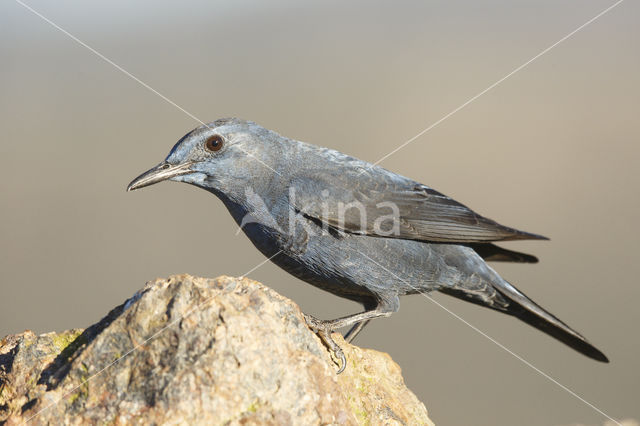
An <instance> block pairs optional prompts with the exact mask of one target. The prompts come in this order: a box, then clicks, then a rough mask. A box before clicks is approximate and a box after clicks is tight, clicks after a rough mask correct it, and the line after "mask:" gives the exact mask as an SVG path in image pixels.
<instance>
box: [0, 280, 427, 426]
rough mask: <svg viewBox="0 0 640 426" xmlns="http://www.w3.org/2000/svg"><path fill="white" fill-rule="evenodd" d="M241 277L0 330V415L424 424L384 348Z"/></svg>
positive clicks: (42, 420)
mask: <svg viewBox="0 0 640 426" xmlns="http://www.w3.org/2000/svg"><path fill="white" fill-rule="evenodd" d="M337 338H338V339H339V340H338V341H339V343H340V345H341V347H342V348H343V349H344V351H345V354H346V356H347V359H348V362H349V365H348V366H347V369H346V370H345V372H344V373H342V374H341V375H336V365H335V363H334V362H333V360H332V359H331V357H330V355H329V352H328V351H327V349H326V348H325V347H324V346H323V344H322V343H321V341H320V340H319V339H318V338H317V336H316V335H315V334H314V333H312V332H311V331H310V330H309V329H308V327H307V326H306V324H305V321H304V318H303V316H302V313H301V312H300V309H299V308H298V306H297V305H296V304H295V303H293V302H292V301H291V300H289V299H286V298H285V297H283V296H281V295H279V294H278V293H276V292H275V291H273V290H271V289H269V288H268V287H266V286H264V285H262V284H260V283H257V282H255V281H252V280H249V279H246V278H231V277H219V278H217V279H204V278H196V277H192V276H189V275H178V276H172V277H170V278H168V279H158V280H155V281H151V282H149V283H147V284H146V285H145V287H144V288H143V289H141V290H140V291H139V292H138V293H136V295H135V296H134V297H132V298H131V299H129V300H128V301H126V302H125V303H123V304H122V305H120V306H118V307H116V308H114V309H113V310H112V311H111V312H109V314H108V315H107V316H105V317H104V318H103V319H102V320H101V321H100V322H98V323H96V324H94V325H93V326H91V327H89V328H88V329H86V330H77V329H76V330H69V331H65V332H62V333H47V334H43V335H40V336H36V335H35V334H34V333H33V332H31V331H25V332H24V333H21V334H16V335H10V336H7V337H5V338H4V339H2V341H0V424H2V423H5V424H7V425H13V424H18V423H20V424H22V423H24V422H25V421H29V422H30V423H33V424H84V423H101V424H102V423H107V424H131V423H133V424H148V423H159V424H164V423H185V424H305V425H306V424H310V425H311V424H412V425H413V424H432V422H431V421H430V420H429V418H428V416H427V411H426V409H425V407H424V405H423V404H422V403H421V402H420V401H419V400H418V399H417V398H416V396H415V395H414V394H413V393H412V392H411V391H410V390H408V389H407V388H406V386H405V385H404V381H403V379H402V376H401V372H400V368H399V367H398V365H397V364H395V363H394V362H393V361H392V360H391V358H390V357H389V356H388V355H387V354H383V353H380V352H376V351H373V350H368V349H361V348H359V347H357V346H352V345H349V344H347V343H346V342H344V341H343V340H341V339H340V338H339V337H337Z"/></svg>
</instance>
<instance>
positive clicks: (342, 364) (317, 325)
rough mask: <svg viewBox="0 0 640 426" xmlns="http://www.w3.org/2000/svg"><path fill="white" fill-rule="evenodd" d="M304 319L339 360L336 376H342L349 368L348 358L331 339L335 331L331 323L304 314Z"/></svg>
mask: <svg viewBox="0 0 640 426" xmlns="http://www.w3.org/2000/svg"><path fill="white" fill-rule="evenodd" d="M304 319H305V321H306V323H307V326H308V327H309V328H310V329H311V330H312V331H313V332H314V333H316V334H317V335H318V337H319V338H320V340H322V343H324V344H325V346H327V348H329V350H330V351H331V352H333V355H334V356H335V357H336V358H337V359H338V361H339V362H336V364H338V371H337V373H336V374H340V373H342V372H343V371H344V369H345V368H346V367H347V357H346V356H345V355H344V352H343V351H342V348H341V347H340V346H339V345H338V344H337V343H336V342H335V340H333V339H332V338H331V332H332V331H333V330H332V329H331V327H330V321H322V320H319V319H318V318H316V317H314V316H311V315H307V314H304Z"/></svg>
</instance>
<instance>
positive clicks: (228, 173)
mask: <svg viewBox="0 0 640 426" xmlns="http://www.w3.org/2000/svg"><path fill="white" fill-rule="evenodd" d="M277 137H278V135H277V134H275V133H273V132H271V131H269V130H267V129H265V128H263V127H261V126H259V125H257V124H255V123H252V122H249V121H244V120H240V119H237V118H231V119H222V120H217V121H214V122H212V123H209V124H205V125H202V126H200V127H197V128H195V129H194V130H192V131H191V132H189V133H187V134H186V135H184V136H183V137H182V138H181V139H180V140H179V141H178V142H177V143H176V144H175V145H174V147H173V148H172V149H171V151H170V152H169V155H168V156H167V158H165V160H164V161H163V162H161V163H160V164H158V165H157V166H155V167H153V168H152V169H150V170H148V171H146V172H144V173H142V174H141V175H140V176H138V177H137V178H135V179H134V180H133V181H131V183H130V184H129V186H128V187H127V191H133V190H136V189H140V188H144V187H145V186H149V185H153V184H154V183H158V182H162V181H165V180H172V181H177V182H186V183H190V184H192V185H196V186H199V187H201V188H204V189H207V190H213V191H217V192H225V193H228V192H233V191H234V190H236V189H237V190H240V189H241V188H244V187H245V186H246V185H248V184H251V183H252V182H253V183H255V182H256V181H259V180H260V179H261V177H262V176H264V175H265V174H268V173H272V172H273V168H272V166H270V165H269V164H270V163H273V161H272V160H273V158H272V156H271V154H270V152H269V151H270V150H266V149H265V143H267V144H268V142H269V140H275V139H277Z"/></svg>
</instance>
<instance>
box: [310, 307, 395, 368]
mask: <svg viewBox="0 0 640 426" xmlns="http://www.w3.org/2000/svg"><path fill="white" fill-rule="evenodd" d="M399 305H400V303H399V300H398V297H397V296H387V297H386V298H385V300H381V301H378V305H377V306H376V308H375V309H371V310H369V311H365V312H360V313H358V314H354V315H348V316H346V317H341V318H336V319H334V320H328V321H325V320H320V319H318V318H316V317H314V316H311V315H307V314H304V318H305V321H306V322H307V325H308V326H309V328H311V330H313V331H314V332H315V333H316V334H317V335H318V337H320V340H322V342H323V343H324V344H325V345H326V346H327V347H328V348H329V349H330V350H331V351H332V352H333V354H334V355H335V356H336V358H338V359H339V360H340V362H341V364H342V365H341V366H340V368H339V369H338V374H340V373H342V372H343V371H344V369H345V367H346V366H347V358H346V357H345V356H344V352H343V351H342V349H341V348H340V346H339V345H338V344H337V343H336V342H335V341H334V340H333V339H332V338H331V333H332V332H333V331H334V330H336V329H338V328H342V327H347V326H350V325H352V324H355V323H357V324H356V325H355V326H354V327H353V330H355V331H356V334H357V333H358V332H359V331H360V330H362V328H363V327H364V326H365V325H366V323H367V322H369V320H372V319H374V318H380V317H388V316H389V315H391V314H392V313H394V312H397V311H398V308H399ZM353 337H355V335H353V333H352V336H351V339H353Z"/></svg>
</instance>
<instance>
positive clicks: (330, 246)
mask: <svg viewBox="0 0 640 426" xmlns="http://www.w3.org/2000/svg"><path fill="white" fill-rule="evenodd" d="M167 179H168V180H173V181H179V182H185V183H189V184H192V185H196V186H198V187H200V188H203V189H205V190H207V191H209V192H212V193H213V194H215V195H217V196H218V197H219V198H220V199H221V200H222V201H223V203H224V204H225V206H226V207H227V209H228V210H229V212H230V213H231V215H232V216H233V218H234V219H235V220H236V222H237V223H238V224H239V225H240V226H241V227H242V229H243V231H244V232H245V233H246V235H247V236H248V237H249V239H250V240H251V241H252V242H253V244H254V245H255V246H256V247H257V248H258V249H259V250H260V251H261V252H262V253H263V254H264V255H265V256H267V257H270V258H271V257H272V261H273V262H274V263H276V264H277V265H279V266H280V267H282V268H283V269H284V270H286V271H288V272H289V273H291V274H293V275H294V276H296V277H298V278H300V279H301V280H303V281H306V282H308V283H310V284H312V285H315V286H317V287H319V288H322V289H324V290H327V291H329V292H331V293H334V294H336V295H338V296H341V297H345V298H348V299H351V300H355V301H357V302H360V303H362V304H363V305H364V307H365V312H363V313H360V314H355V315H351V316H348V317H344V318H339V319H337V320H332V321H320V320H317V319H315V318H312V317H310V316H307V320H308V322H309V323H310V325H311V326H312V328H314V329H315V330H316V331H318V333H319V335H320V336H321V337H322V338H323V340H324V341H325V343H327V344H328V345H329V347H330V348H331V349H333V350H334V351H335V352H336V354H337V355H339V356H341V351H340V349H339V347H337V345H335V342H333V340H332V339H331V337H330V333H331V331H333V330H334V329H336V328H340V327H343V326H347V325H353V328H352V329H351V331H350V332H349V333H348V334H347V337H348V338H349V339H352V338H353V337H355V335H356V334H357V333H358V332H359V331H360V330H361V329H362V327H363V326H364V325H365V324H366V323H367V322H368V320H370V319H372V318H376V317H380V316H388V315H390V314H391V313H393V312H395V311H397V310H398V308H399V300H398V298H399V297H400V296H403V295H407V294H415V293H420V292H430V291H434V290H437V291H441V292H443V293H446V294H450V295H453V296H455V297H459V298H462V299H465V300H468V301H470V302H473V303H476V304H480V305H483V306H486V307H489V308H492V309H495V310H498V311H501V312H504V313H507V314H510V315H514V316H516V317H518V318H520V319H522V320H523V321H525V322H527V323H529V324H530V325H533V326H534V327H536V328H538V329H540V330H542V331H544V332H546V333H547V334H550V335H551V336H553V337H555V338H557V339H559V340H560V341H562V342H564V343H566V344H567V345H569V346H571V347H573V348H574V349H576V350H578V351H580V352H582V353H583V354H585V355H587V356H589V357H591V358H594V359H596V360H599V361H605V362H606V361H607V358H606V357H605V355H604V354H602V352H600V351H599V350H598V349H596V348H595V347H594V346H592V345H591V344H590V343H588V342H587V341H586V339H585V338H584V337H582V336H581V335H580V334H579V333H577V332H575V331H574V330H572V329H571V328H569V327H568V326H567V325H566V324H564V323H563V322H561V321H560V320H559V319H557V318H556V317H554V316H553V315H551V314H550V313H548V312H547V311H545V310H544V309H542V308H541V307H540V306H538V305H537V304H535V303H534V302H533V301H531V300H530V299H529V298H527V297H526V296H525V295H524V294H522V293H521V292H519V291H518V290H517V289H516V288H515V287H513V286H512V285H511V284H509V283H508V282H507V281H505V280H504V279H502V278H501V277H500V276H499V275H498V274H497V273H496V272H495V271H494V270H493V269H492V268H491V267H489V266H488V265H487V264H486V263H485V260H501V261H516V262H536V261H537V259H536V258H535V257H533V256H531V255H527V254H524V253H517V252H513V251H509V250H506V249H503V248H501V247H498V246H496V245H494V244H492V242H493V241H504V240H514V239H545V237H541V236H539V235H536V234H531V233H527V232H523V231H519V230H516V229H513V228H509V227H506V226H503V225H500V224H498V223H496V222H495V221H493V220H491V219H488V218H485V217H483V216H481V215H479V214H477V213H475V212H473V211H472V210H470V209H469V208H467V207H466V206H464V205H462V204H460V203H458V202H456V201H455V200H453V199H451V198H449V197H447V196H445V195H443V194H441V193H439V192H437V191H435V190H433V189H431V188H429V187H428V186H426V185H422V184H420V183H418V182H415V181H413V180H411V179H408V178H406V177H403V176H400V175H398V174H395V173H392V172H390V171H388V170H385V169H383V168H381V167H378V166H374V165H371V164H369V163H367V162H364V161H361V160H358V159H356V158H353V157H350V156H347V155H345V154H342V153H339V152H337V151H334V150H331V149H328V148H322V147H318V146H314V145H310V144H306V143H302V142H298V141H295V140H292V139H288V138H285V137H283V136H280V135H278V134H277V133H275V132H272V131H270V130H267V129H265V128H263V127H261V126H259V125H257V124H255V123H252V122H249V121H244V120H240V119H223V120H218V121H215V122H213V123H210V124H208V125H204V126H201V127H198V128H196V129H194V130H193V131H191V132H189V133H188V134H186V135H185V136H184V137H183V138H182V139H180V140H179V141H178V143H176V145H175V146H174V147H173V149H172V150H171V152H170V153H169V155H168V156H167V158H166V159H165V161H163V162H162V163H160V164H159V165H158V166H156V167H154V168H153V169H151V170H149V171H148V172H145V173H143V174H142V175H140V176H139V177H138V178H136V179H134V181H133V182H131V184H130V185H129V188H128V189H129V190H132V189H137V188H141V187H144V186H147V185H151V184H153V183H156V182H160V181H163V180H167ZM343 367H344V362H343Z"/></svg>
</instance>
